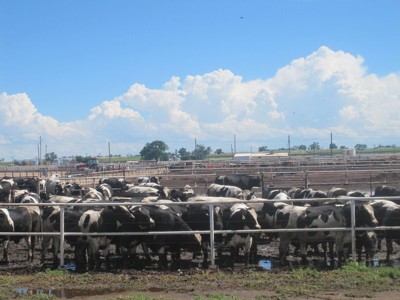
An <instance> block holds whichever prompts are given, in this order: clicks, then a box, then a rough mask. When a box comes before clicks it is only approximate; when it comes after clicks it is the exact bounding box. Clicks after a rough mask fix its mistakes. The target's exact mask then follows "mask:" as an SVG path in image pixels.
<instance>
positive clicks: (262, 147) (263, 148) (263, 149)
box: [258, 146, 268, 152]
mask: <svg viewBox="0 0 400 300" xmlns="http://www.w3.org/2000/svg"><path fill="white" fill-rule="evenodd" d="M264 151H268V146H261V147H258V152H264Z"/></svg>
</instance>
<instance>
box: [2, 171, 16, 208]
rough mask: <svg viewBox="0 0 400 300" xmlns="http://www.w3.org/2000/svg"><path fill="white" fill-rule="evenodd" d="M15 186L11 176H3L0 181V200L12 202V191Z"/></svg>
mask: <svg viewBox="0 0 400 300" xmlns="http://www.w3.org/2000/svg"><path fill="white" fill-rule="evenodd" d="M16 188H17V185H16V183H15V182H14V180H13V179H12V178H8V177H5V178H3V179H2V180H1V181H0V202H3V203H10V202H14V193H15V190H16Z"/></svg>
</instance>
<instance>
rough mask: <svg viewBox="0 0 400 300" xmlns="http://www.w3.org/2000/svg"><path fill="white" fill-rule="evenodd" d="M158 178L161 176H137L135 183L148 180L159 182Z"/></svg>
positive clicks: (147, 181)
mask: <svg viewBox="0 0 400 300" xmlns="http://www.w3.org/2000/svg"><path fill="white" fill-rule="evenodd" d="M160 180H161V177H157V176H150V177H138V179H137V183H149V182H153V183H157V184H160Z"/></svg>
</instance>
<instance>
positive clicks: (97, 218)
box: [79, 206, 154, 269]
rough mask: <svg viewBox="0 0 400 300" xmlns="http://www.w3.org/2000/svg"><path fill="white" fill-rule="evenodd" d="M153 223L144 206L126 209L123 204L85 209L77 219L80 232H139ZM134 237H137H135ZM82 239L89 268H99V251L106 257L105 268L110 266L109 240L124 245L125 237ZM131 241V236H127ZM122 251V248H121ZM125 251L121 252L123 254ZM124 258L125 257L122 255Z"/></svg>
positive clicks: (89, 237)
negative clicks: (84, 242)
mask: <svg viewBox="0 0 400 300" xmlns="http://www.w3.org/2000/svg"><path fill="white" fill-rule="evenodd" d="M153 225H154V221H153V220H152V219H151V217H150V215H149V213H148V211H147V210H146V208H143V207H137V208H135V209H132V210H128V209H127V208H126V207H125V206H120V207H113V206H108V207H103V208H102V209H100V210H93V209H90V210H87V211H85V212H84V213H83V215H82V216H81V218H80V220H79V227H80V230H81V232H84V233H90V232H97V233H102V232H122V231H123V232H141V231H145V230H148V229H150V228H151V227H152V226H153ZM135 239H138V238H137V237H135ZM82 240H84V241H86V242H87V243H86V247H87V250H88V257H89V269H93V268H96V269H99V268H100V251H99V250H103V255H104V256H105V258H106V264H107V269H109V268H110V263H109V251H110V245H111V242H118V245H119V246H122V247H125V248H124V249H126V246H127V244H126V243H125V242H126V241H127V239H123V238H120V237H112V236H96V237H95V236H86V237H83V238H82ZM129 243H132V237H130V238H129ZM123 251H124V250H123ZM125 253H126V252H123V255H124V254H125ZM124 258H126V257H125V256H124Z"/></svg>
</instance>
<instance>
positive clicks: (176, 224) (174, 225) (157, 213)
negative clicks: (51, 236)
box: [144, 206, 201, 269]
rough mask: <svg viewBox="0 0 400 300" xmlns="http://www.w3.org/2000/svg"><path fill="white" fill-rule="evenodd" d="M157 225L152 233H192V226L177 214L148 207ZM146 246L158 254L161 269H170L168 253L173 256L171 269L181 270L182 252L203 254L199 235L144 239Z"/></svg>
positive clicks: (161, 236)
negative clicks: (183, 250)
mask: <svg viewBox="0 0 400 300" xmlns="http://www.w3.org/2000/svg"><path fill="white" fill-rule="evenodd" d="M147 209H148V210H149V212H150V216H151V218H152V219H153V220H154V222H155V225H154V228H153V229H152V231H160V232H161V231H192V229H191V228H190V226H189V225H188V224H187V223H186V222H185V221H184V220H183V219H182V218H181V217H180V216H179V215H178V214H176V213H174V212H172V211H171V210H165V209H162V208H160V207H158V206H148V207H147ZM144 244H145V246H146V247H148V248H149V249H150V250H151V251H152V252H153V253H157V254H158V257H159V260H158V267H159V269H166V268H167V267H168V261H167V252H169V253H170V254H171V268H172V269H174V268H179V266H180V254H181V250H182V249H185V250H188V251H189V252H192V253H194V254H200V252H201V236H200V235H199V234H184V235H180V234H177V235H155V236H151V237H145V238H144Z"/></svg>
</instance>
